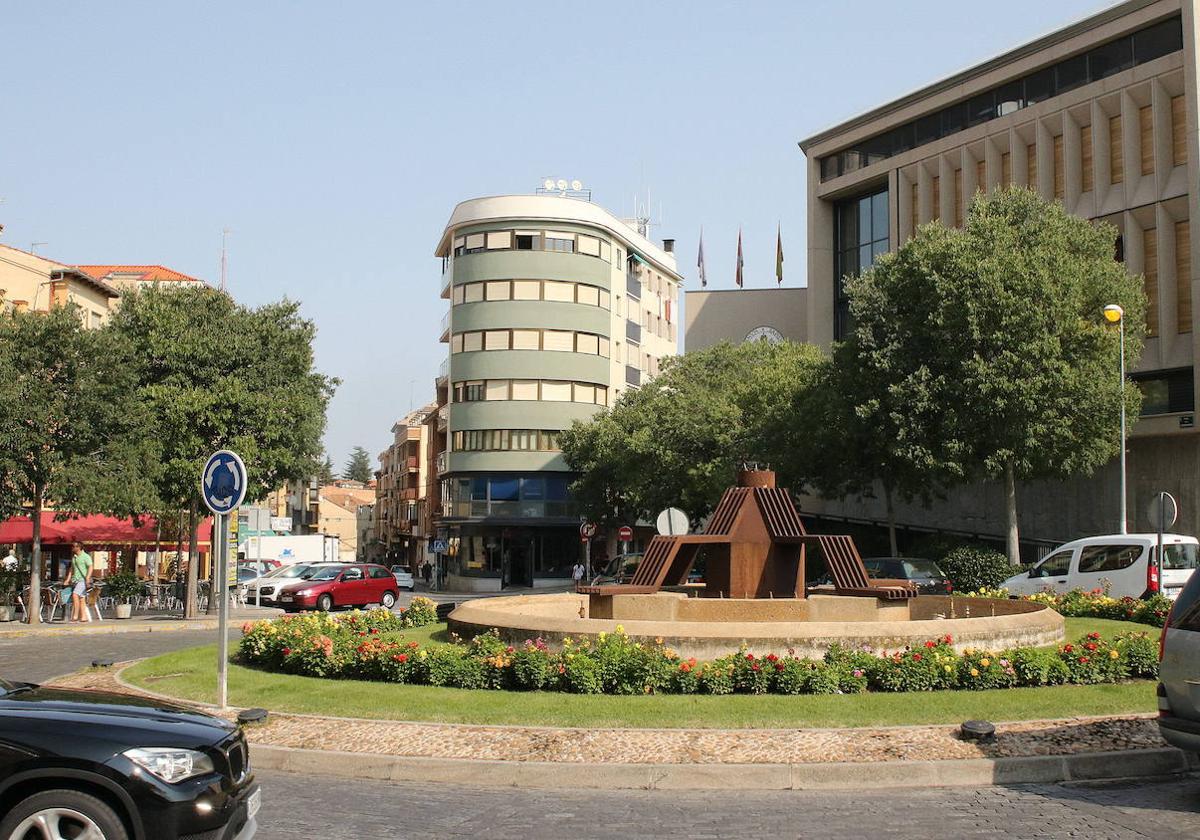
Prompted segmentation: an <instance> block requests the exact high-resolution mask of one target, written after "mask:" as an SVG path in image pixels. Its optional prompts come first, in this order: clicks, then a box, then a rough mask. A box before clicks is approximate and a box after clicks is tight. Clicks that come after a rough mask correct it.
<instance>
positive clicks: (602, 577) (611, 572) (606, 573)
mask: <svg viewBox="0 0 1200 840" xmlns="http://www.w3.org/2000/svg"><path fill="white" fill-rule="evenodd" d="M643 556H644V555H643V553H642V552H640V551H637V552H630V553H629V554H618V555H617V556H616V557H614V558H613V559H611V560H609V561H608V565H606V566H605V567H604V570H603V571H602V572H600V574H598V575H596V576H595V577H593V578H592V583H594V584H613V583H629V581H631V580H633V575H634V573H635V572H636V571H637V567H638V564H639V563H641V562H642V557H643Z"/></svg>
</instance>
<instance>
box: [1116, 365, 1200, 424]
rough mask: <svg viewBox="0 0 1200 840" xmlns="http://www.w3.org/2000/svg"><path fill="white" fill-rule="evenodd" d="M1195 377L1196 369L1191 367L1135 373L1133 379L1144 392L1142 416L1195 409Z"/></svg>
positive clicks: (1179, 412)
mask: <svg viewBox="0 0 1200 840" xmlns="http://www.w3.org/2000/svg"><path fill="white" fill-rule="evenodd" d="M1195 377H1196V374H1195V369H1194V368H1190V367H1186V368H1176V369H1175V370H1159V371H1154V372H1153V373H1135V374H1133V376H1132V379H1133V381H1134V383H1135V384H1136V385H1137V386H1138V389H1139V390H1141V392H1142V416H1143V417H1151V416H1153V415H1155V414H1182V413H1185V412H1188V411H1195V410H1196V378H1195Z"/></svg>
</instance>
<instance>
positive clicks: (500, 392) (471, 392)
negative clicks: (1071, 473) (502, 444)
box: [454, 379, 608, 405]
mask: <svg viewBox="0 0 1200 840" xmlns="http://www.w3.org/2000/svg"><path fill="white" fill-rule="evenodd" d="M500 400H530V401H539V402H577V403H587V404H589V405H608V388H607V386H604V385H593V384H592V383H590V382H570V381H563V380H560V379H487V380H483V379H477V380H468V381H464V382H455V383H454V401H455V402H456V403H464V402H492V401H500Z"/></svg>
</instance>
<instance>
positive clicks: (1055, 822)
mask: <svg viewBox="0 0 1200 840" xmlns="http://www.w3.org/2000/svg"><path fill="white" fill-rule="evenodd" d="M259 779H260V781H261V782H262V785H263V808H262V811H261V813H260V817H259V826H260V829H259V834H258V837H259V838H261V840H301V838H303V839H304V840H308V838H313V837H321V838H330V839H331V840H332V838H354V839H355V840H374V838H401V837H403V838H408V837H422V838H424V837H438V838H440V837H487V838H489V840H503V838H519V840H539V838H547V840H549V838H554V840H560V838H629V837H688V838H714V837H738V838H746V837H799V838H814V840H815V838H821V840H859V838H870V840H893V838H922V840H923V839H924V838H946V839H947V840H957V838H975V839H976V840H988V839H989V838H1004V840H1026V838H1043V837H1048V838H1066V837H1080V838H1088V840H1138V839H1139V838H1146V839H1147V840H1185V838H1197V837H1200V777H1188V778H1185V779H1174V780H1166V781H1154V782H1146V783H1138V784H1128V783H1125V784H1105V785H1093V786H1081V785H1023V786H1017V787H989V788H979V789H965V788H949V789H925V790H893V791H885V792H879V793H872V792H865V793H856V792H838V793H825V792H822V793H815V792H812V793H806V792H800V791H794V792H787V791H784V792H770V793H768V792H763V793H747V792H738V793H736V794H733V795H726V796H722V795H721V794H719V793H700V792H666V791H645V792H642V791H624V792H608V791H586V792H582V793H571V792H565V791H564V792H557V791H537V790H513V789H507V788H475V789H470V788H462V787H457V786H455V787H450V786H438V785H436V784H430V785H424V786H420V785H412V784H404V785H401V784H389V783H386V782H366V781H348V780H342V779H333V778H322V777H319V776H296V775H290V774H284V773H277V772H269V773H259Z"/></svg>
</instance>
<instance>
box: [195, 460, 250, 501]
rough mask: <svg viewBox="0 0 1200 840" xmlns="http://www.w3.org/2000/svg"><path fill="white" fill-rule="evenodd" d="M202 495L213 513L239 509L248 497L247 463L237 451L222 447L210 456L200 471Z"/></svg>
mask: <svg viewBox="0 0 1200 840" xmlns="http://www.w3.org/2000/svg"><path fill="white" fill-rule="evenodd" d="M200 495H201V496H203V497H204V504H205V505H206V506H207V507H208V509H209V510H211V511H212V512H213V513H217V514H222V515H223V514H226V513H232V512H233V511H235V510H237V508H238V505H240V504H241V503H242V499H244V498H246V465H245V464H243V463H242V459H241V458H239V457H238V456H237V453H234V452H230V451H229V450H228V449H222V450H220V451H219V452H214V453H213V454H212V455H209V456H208V461H207V462H205V464H204V471H203V472H202V473H200Z"/></svg>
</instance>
